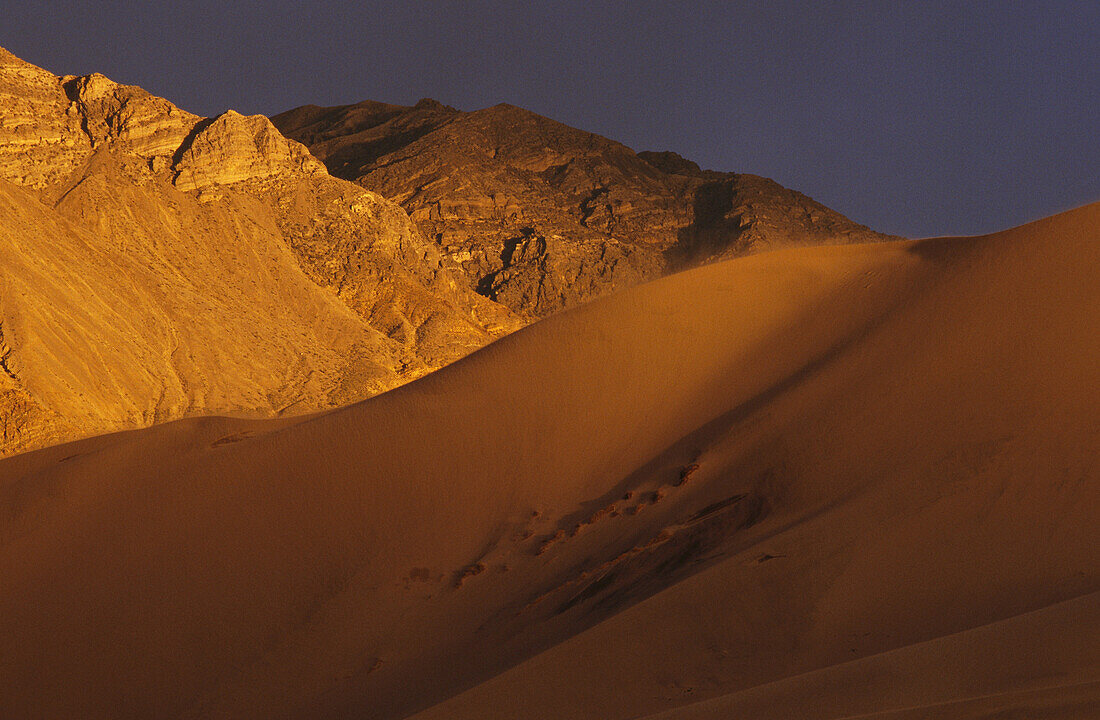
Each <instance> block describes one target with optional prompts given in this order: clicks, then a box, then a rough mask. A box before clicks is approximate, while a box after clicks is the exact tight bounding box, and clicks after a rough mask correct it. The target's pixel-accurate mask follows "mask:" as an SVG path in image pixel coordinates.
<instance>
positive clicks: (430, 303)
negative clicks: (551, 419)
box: [0, 50, 519, 453]
mask: <svg viewBox="0 0 1100 720" xmlns="http://www.w3.org/2000/svg"><path fill="white" fill-rule="evenodd" d="M518 326H519V320H518V318H516V317H514V316H513V315H512V314H511V313H510V312H508V311H507V310H506V309H504V308H503V307H501V306H499V305H496V304H495V303H492V302H490V301H488V300H486V299H484V298H483V297H481V296H479V295H477V294H476V293H474V292H472V291H470V290H469V289H468V288H466V287H465V284H464V281H463V279H462V277H461V275H456V274H455V273H454V271H453V270H451V269H449V268H448V266H447V264H446V263H445V262H444V260H443V258H442V257H441V254H440V252H439V249H438V248H437V246H436V244H435V243H433V242H430V241H428V240H426V239H425V238H424V237H423V235H421V234H420V233H419V231H418V230H417V229H416V227H415V226H414V225H413V224H412V223H411V222H410V221H409V219H408V216H407V215H406V214H405V212H404V211H403V210H402V209H401V208H400V207H398V206H396V205H395V204H393V203H390V202H388V201H387V200H385V199H384V198H382V197H380V196H379V195H377V194H375V193H372V192H369V191H365V190H364V189H363V188H361V187H358V186H356V185H354V184H352V183H349V182H345V181H343V180H339V179H336V178H333V177H331V176H330V175H329V174H328V173H327V172H326V170H325V168H324V166H323V165H321V163H319V162H317V161H316V160H315V159H314V158H313V157H312V156H311V155H310V154H309V153H308V151H307V150H306V149H305V148H304V147H302V146H301V145H300V144H298V143H296V142H293V141H290V140H287V139H286V138H284V137H283V136H282V135H281V134H280V133H279V132H278V131H277V130H276V129H275V128H274V127H273V126H272V125H271V123H270V122H269V121H268V120H267V119H266V118H264V117H262V116H252V117H245V116H242V115H240V114H238V113H235V112H233V111H228V112H226V113H224V114H222V115H219V116H218V117H216V118H200V117H198V116H196V115H192V114H191V113H188V112H186V111H183V110H180V109H179V108H177V107H175V106H174V105H172V104H171V103H170V102H168V101H167V100H164V99H161V98H158V97H155V96H153V95H150V94H149V93H147V92H145V91H144V90H142V89H140V88H137V87H131V86H125V85H119V84H117V83H115V82H113V81H111V80H109V79H107V78H106V77H103V76H102V75H88V76H83V77H73V76H65V77H58V76H55V75H53V74H51V73H49V72H47V71H45V70H42V69H41V68H38V67H35V66H33V65H31V64H29V63H26V62H24V61H22V60H20V59H18V58H16V57H15V56H13V55H11V54H10V53H8V52H6V51H3V50H0V369H2V370H3V373H0V424H2V428H0V431H2V435H0V453H10V452H13V451H18V450H23V449H27V448H32V447H37V446H41V445H44V444H48V443H52V442H58V441H60V440H64V439H68V438H73V437H77V436H82V435H88V434H93V433H100V432H105V431H111V430H117V429H122V428H127V427H135V426H141V425H147V424H150V423H153V422H160V421H164V420H169V419H173V418H178V417H182V416H185V415H196V414H209V413H231V414H245V415H279V414H284V413H303V412H309V411H315V410H319V409H324V408H331V407H335V406H338V405H343V404H346V403H348V402H352V401H355V400H359V399H362V398H365V397H367V396H369V395H372V394H374V393H377V392H380V391H382V390H386V389H389V388H392V387H395V386H396V385H399V384H401V383H402V382H405V381H407V380H409V379H412V378H415V377H418V376H420V375H422V374H424V373H426V372H428V371H430V370H433V369H435V368H438V367H441V366H442V365H445V364H447V363H449V362H451V361H453V360H455V359H457V358H459V357H461V356H463V355H465V354H466V353H468V352H469V351H470V350H472V349H475V348H477V347H480V346H482V345H484V344H485V343H487V342H489V341H490V340H491V339H492V338H493V337H496V336H499V335H501V334H504V333H506V332H509V331H511V330H513V329H515V328H516V327H518Z"/></svg>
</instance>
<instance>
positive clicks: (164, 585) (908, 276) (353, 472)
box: [0, 204, 1100, 720]
mask: <svg viewBox="0 0 1100 720" xmlns="http://www.w3.org/2000/svg"><path fill="white" fill-rule="evenodd" d="M1098 233H1100V204H1094V205H1090V206H1087V207H1084V208H1080V209H1078V210H1074V211H1071V212H1068V213H1064V214H1062V215H1058V216H1055V217H1052V218H1048V219H1046V220H1042V221H1039V222H1036V223H1032V224H1030V225H1026V226H1023V227H1020V228H1016V229H1014V230H1009V231H1006V232H1003V233H998V234H995V235H990V236H986V237H976V238H956V239H936V240H926V241H918V242H893V243H881V244H875V245H847V246H837V247H818V248H799V249H793V250H787V251H779V252H774V253H767V254H762V255H756V256H752V257H748V258H743V259H738V260H734V261H730V262H725V263H719V264H715V265H710V266H707V267H704V268H699V269H695V270H691V271H689V272H685V273H680V274H677V275H673V276H670V277H667V278H664V279H662V280H658V281H655V282H652V283H649V284H646V285H643V286H639V287H637V288H634V289H632V290H628V291H626V292H622V293H619V294H616V295H613V296H610V297H607V298H604V299H601V300H598V301H596V302H594V303H591V304H589V305H585V306H582V307H580V308H578V309H576V310H574V311H571V312H568V313H565V314H562V315H557V316H554V317H551V318H549V319H547V320H545V321H542V322H539V323H537V324H535V325H532V326H531V327H529V328H526V329H524V330H522V331H519V332H517V333H515V334H513V335H510V336H508V337H506V338H504V339H502V340H500V341H497V342H496V343H494V344H492V345H489V346H488V347H486V348H485V349H483V350H481V351H479V352H477V353H475V354H473V355H471V356H469V357H467V358H465V359H463V360H461V361H459V362H458V363H455V364H454V365H451V366H449V367H447V368H445V369H443V370H442V371H439V372H437V373H434V374H432V375H429V376H427V377H425V378H422V379H420V380H418V381H416V382H414V383H411V384H409V385H406V386H404V387H402V388H399V389H397V390H394V391H392V392H389V393H386V394H384V395H381V396H379V397H376V398H373V399H371V400H367V401H365V402H362V403H358V404H355V405H351V406H348V407H345V408H342V409H340V410H336V411H332V412H328V413H326V414H322V415H318V416H314V417H311V418H307V419H295V420H280V421H263V420H248V421H246V420H229V419H220V418H206V419H194V420H183V421H179V422H175V423H171V424H166V425H161V426H157V427H154V428H149V429H145V430H138V431H132V432H127V433H122V434H116V435H108V436H102V437H97V438H92V439H88V440H84V441H80V442H76V443H71V444H68V445H63V446H58V447H54V448H50V449H47V450H41V451H36V452H33V453H28V454H24V455H19V456H16V457H13V458H9V459H6V460H4V461H2V462H0V578H2V582H0V716H3V717H20V718H34V717H43V718H44V717H51V718H75V717H80V718H115V717H161V718H215V717H217V718H226V717H238V718H245V717H247V718H251V717H264V718H349V717H356V718H379V719H390V718H392V719H394V720H396V719H397V718H405V717H410V716H411V717H416V718H418V719H420V720H428V719H429V718H431V719H435V718H556V719H561V718H597V717H598V718H622V719H624V720H625V719H626V718H638V717H646V716H650V715H658V714H660V713H668V714H667V715H665V716H664V717H672V718H681V717H682V718H712V717H714V718H717V717H775V718H779V717H783V718H786V717H801V718H822V719H825V718H844V717H864V716H866V717H876V718H878V717H882V718H887V717H888V718H911V717H913V718H915V717H945V718H946V717H966V718H992V717H1017V716H1018V717H1050V718H1053V717H1059V718H1088V717H1095V716H1096V713H1095V710H1096V708H1097V703H1098V702H1100V605H1098V603H1097V600H1096V598H1097V597H1098V595H1097V594H1098V593H1100V542H1098V539H1100V538H1098V535H1097V527H1098V526H1100V457H1098V452H1100V410H1098V408H1100V383H1098V382H1097V378H1098V377H1100V283H1097V281H1096V277H1097V268H1098V267H1100V237H1098ZM955 711H957V712H955ZM768 713H770V714H768ZM937 713H938V714H937ZM1011 713H1016V715H1012V714H1011Z"/></svg>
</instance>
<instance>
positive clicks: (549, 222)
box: [272, 99, 888, 318]
mask: <svg viewBox="0 0 1100 720" xmlns="http://www.w3.org/2000/svg"><path fill="white" fill-rule="evenodd" d="M272 121H273V122H274V123H275V126H276V127H278V128H279V129H280V130H281V131H282V132H283V133H284V134H286V135H287V136H288V137H291V138H294V139H295V140H298V141H300V142H302V143H304V144H305V145H307V146H308V147H309V148H310V151H311V152H312V153H313V154H314V155H315V156H317V157H318V158H319V159H320V160H322V161H323V162H324V163H325V164H326V166H327V167H328V169H329V171H330V172H331V173H332V174H334V175H336V176H338V177H342V178H345V179H348V180H352V181H354V182H356V183H358V184H360V185H362V186H363V187H366V188H368V189H370V190H374V191H376V192H378V193H380V194H382V195H384V196H385V197H387V198H389V199H391V200H394V201H396V202H398V203H400V204H401V206H402V207H403V208H405V210H406V211H407V212H408V213H409V216H410V217H411V218H412V219H413V220H414V221H415V222H416V223H417V224H418V226H419V227H420V228H421V230H423V232H424V234H425V235H426V236H428V237H429V238H432V239H434V240H435V242H436V243H437V244H438V245H439V247H440V249H441V250H442V252H443V253H444V255H445V256H447V257H449V258H450V259H452V260H454V261H455V262H456V263H457V264H458V265H459V266H460V267H461V268H462V269H463V271H464V272H465V274H466V278H467V282H468V283H469V285H470V287H471V288H473V289H475V290H477V291H478V292H479V293H481V294H482V295H485V296H486V297H488V298H491V299H493V300H496V301H498V302H501V303H503V304H505V305H507V306H508V307H509V308H510V309H512V310H513V311H515V312H517V313H519V314H520V315H522V316H524V317H527V318H538V317H544V316H546V315H548V314H551V313H553V312H557V311H559V310H562V309H564V308H567V307H571V306H574V305H577V304H579V303H582V302H584V301H587V300H590V299H592V298H594V297H597V296H599V295H602V294H605V293H607V292H611V291H613V290H616V289H619V288H622V287H626V286H629V285H634V284H637V283H639V282H643V281H645V280H649V279H653V278H655V277H658V276H660V275H664V274H668V273H669V272H674V271H676V270H681V269H684V268H687V267H691V266H694V265H699V264H703V263H706V262H711V261H714V260H719V259H727V258H731V257H737V256H740V255H746V254H750V253H754V252H760V251H762V250H767V249H775V248H780V247H789V246H792V245H812V244H820V243H845V242H872V241H877V240H882V239H887V238H888V236H885V235H882V234H880V233H876V232H874V231H872V230H870V229H868V228H866V227H864V226H862V225H859V224H857V223H854V222H852V221H851V220H848V219H847V218H845V217H844V216H842V215H840V214H839V213H836V212H835V211H832V210H830V209H828V208H826V207H825V206H823V205H821V204H820V203H817V202H815V201H813V200H812V199H811V198H808V197H806V196H805V195H802V194H801V193H798V192H795V191H793V190H788V189H787V188H784V187H782V186H781V185H779V184H778V183H775V182H773V181H771V180H768V179H766V178H762V177H758V176H755V175H747V174H737V173H719V172H713V171H705V170H701V169H700V168H699V166H698V165H696V164H695V163H693V162H691V161H690V160H686V159H684V158H682V157H680V156H679V155H677V154H675V153H671V152H664V153H653V152H643V153H635V152H634V151H633V150H631V149H630V148H628V147H626V146H625V145H622V144H621V143H617V142H614V141H612V140H608V139H607V138H603V137H601V136H599V135H595V134H593V133H588V132H584V131H582V130H577V129H575V128H572V127H569V126H567V125H564V124H562V123H559V122H556V121H554V120H551V119H549V118H546V117H543V116H541V115H538V114H536V113H533V112H530V111H527V110H524V109H522V108H518V107H515V106H512V105H506V104H505V105H496V106H494V107H490V108H485V109H483V110H477V111H474V112H462V111H459V110H456V109H455V108H452V107H448V106H446V105H443V104H441V103H439V102H436V101H434V100H428V99H425V100H421V101H420V102H418V103H417V104H416V105H414V106H411V107H402V106H397V105H388V104H385V103H377V102H371V101H366V102H362V103H358V104H355V105H346V106H336V107H327V108H323V107H318V106H312V105H307V106H303V107H299V108H296V109H294V110H290V111H288V112H285V113H282V114H279V115H276V116H274V117H273V118H272Z"/></svg>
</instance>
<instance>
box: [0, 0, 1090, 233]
mask: <svg viewBox="0 0 1100 720" xmlns="http://www.w3.org/2000/svg"><path fill="white" fill-rule="evenodd" d="M0 4H2V5H3V7H2V12H0V45H2V46H4V47H6V48H7V49H9V50H10V51H12V52H13V53H15V54H16V55H18V56H20V57H22V58H23V59H25V60H27V61H29V62H32V63H35V64H37V65H40V66H42V67H45V68H46V69H48V70H50V71H52V72H55V73H57V74H83V73H89V72H95V71H98V72H102V73H104V74H106V75H108V76H109V77H111V78H112V79H114V80H117V81H119V82H124V83H129V84H135V85H140V86H142V87H144V88H146V89H148V90H150V91H151V92H153V93H156V94H158V95H162V96H164V97H166V98H168V99H170V100H172V101H173V102H175V103H176V104H178V105H180V106H181V107H183V108H185V109H187V110H191V111H193V112H197V113H201V114H204V115H211V114H216V113H219V112H221V111H223V110H225V109H226V108H234V109H236V110H239V111H241V112H245V113H265V114H274V113H277V112H280V111H282V110H286V109H289V108H292V107H295V106H297V105H302V104H306V103H314V104H319V105H334V104H344V103H351V102H356V101H359V100H363V99H372V100H381V101H386V102H392V103H400V104H412V103H414V102H415V101H416V100H418V99H419V98H422V97H432V98H436V99H438V100H441V101H443V102H445V103H447V104H449V105H454V106H455V107H458V108H461V109H464V110H473V109H477V108H481V107H485V106H489V105H493V104H496V103H500V102H509V103H512V104H514V105H519V106H522V107H525V108H529V109H531V110H534V111H536V112H539V113H542V114H544V115H547V116H549V117H551V118H554V119H556V120H560V121H562V122H565V123H567V124H569V125H573V126H576V127H579V128H583V129H585V130H590V131H593V132H597V133H600V134H601V135H605V136H607V137H610V138H612V139H615V140H619V141H621V142H623V143H625V144H627V145H629V146H630V147H632V148H634V149H636V150H666V149H667V150H675V151H676V152H679V153H680V154H682V155H684V156H685V157H688V158H691V159H693V160H695V161H697V162H698V163H699V164H700V165H702V166H704V167H707V168H711V169H715V170H730V171H736V172H750V173H756V174H760V175H765V176H768V177H772V178H774V179H776V180H778V181H779V182H781V183H783V184H785V185H787V186H789V187H792V188H794V189H797V190H800V191H802V192H804V193H806V194H808V195H810V196H812V197H813V198H815V199H816V200H819V201H821V202H823V203H824V204H826V205H828V206H830V207H832V208H834V209H836V210H839V211H841V212H843V213H845V214H846V215H848V216H850V217H851V218H853V219H854V220H857V221H859V222H862V223H865V224H867V225H870V226H872V227H873V228H875V229H877V230H882V231H887V232H892V233H898V234H902V235H908V236H911V237H919V236H928V235H943V234H973V233H983V232H990V231H994V230H998V229H1001V228H1004V227H1008V226H1011V225H1016V224H1019V223H1022V222H1026V221H1028V220H1033V219H1036V218H1039V217H1042V216H1044V215H1049V214H1051V213H1054V212H1058V211H1061V210H1065V209H1068V208H1070V207H1074V206H1077V205H1081V204H1084V203H1087V202H1090V201H1094V200H1098V199H1100V142H1098V138H1100V40H1098V38H1100V3H1097V2H1095V0H1093V1H1091V2H1051V1H1049V0H1047V1H1046V2H1033V3H1020V2H991V3H986V2H957V3H941V2H922V3H896V2H881V3H809V2H807V3H793V2H715V3H706V2H699V3H679V2H675V3H674V2H664V3H655V2H631V3H627V2H621V3H609V2H592V1H591V0H586V1H584V2H575V1H572V0H569V1H564V0H563V1H559V2H540V3H504V2H378V3H370V2H311V3H299V2H285V1H278V2H232V3H225V2H173V3H145V2H37V1H30V0H4V1H3V2H2V3H0Z"/></svg>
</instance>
